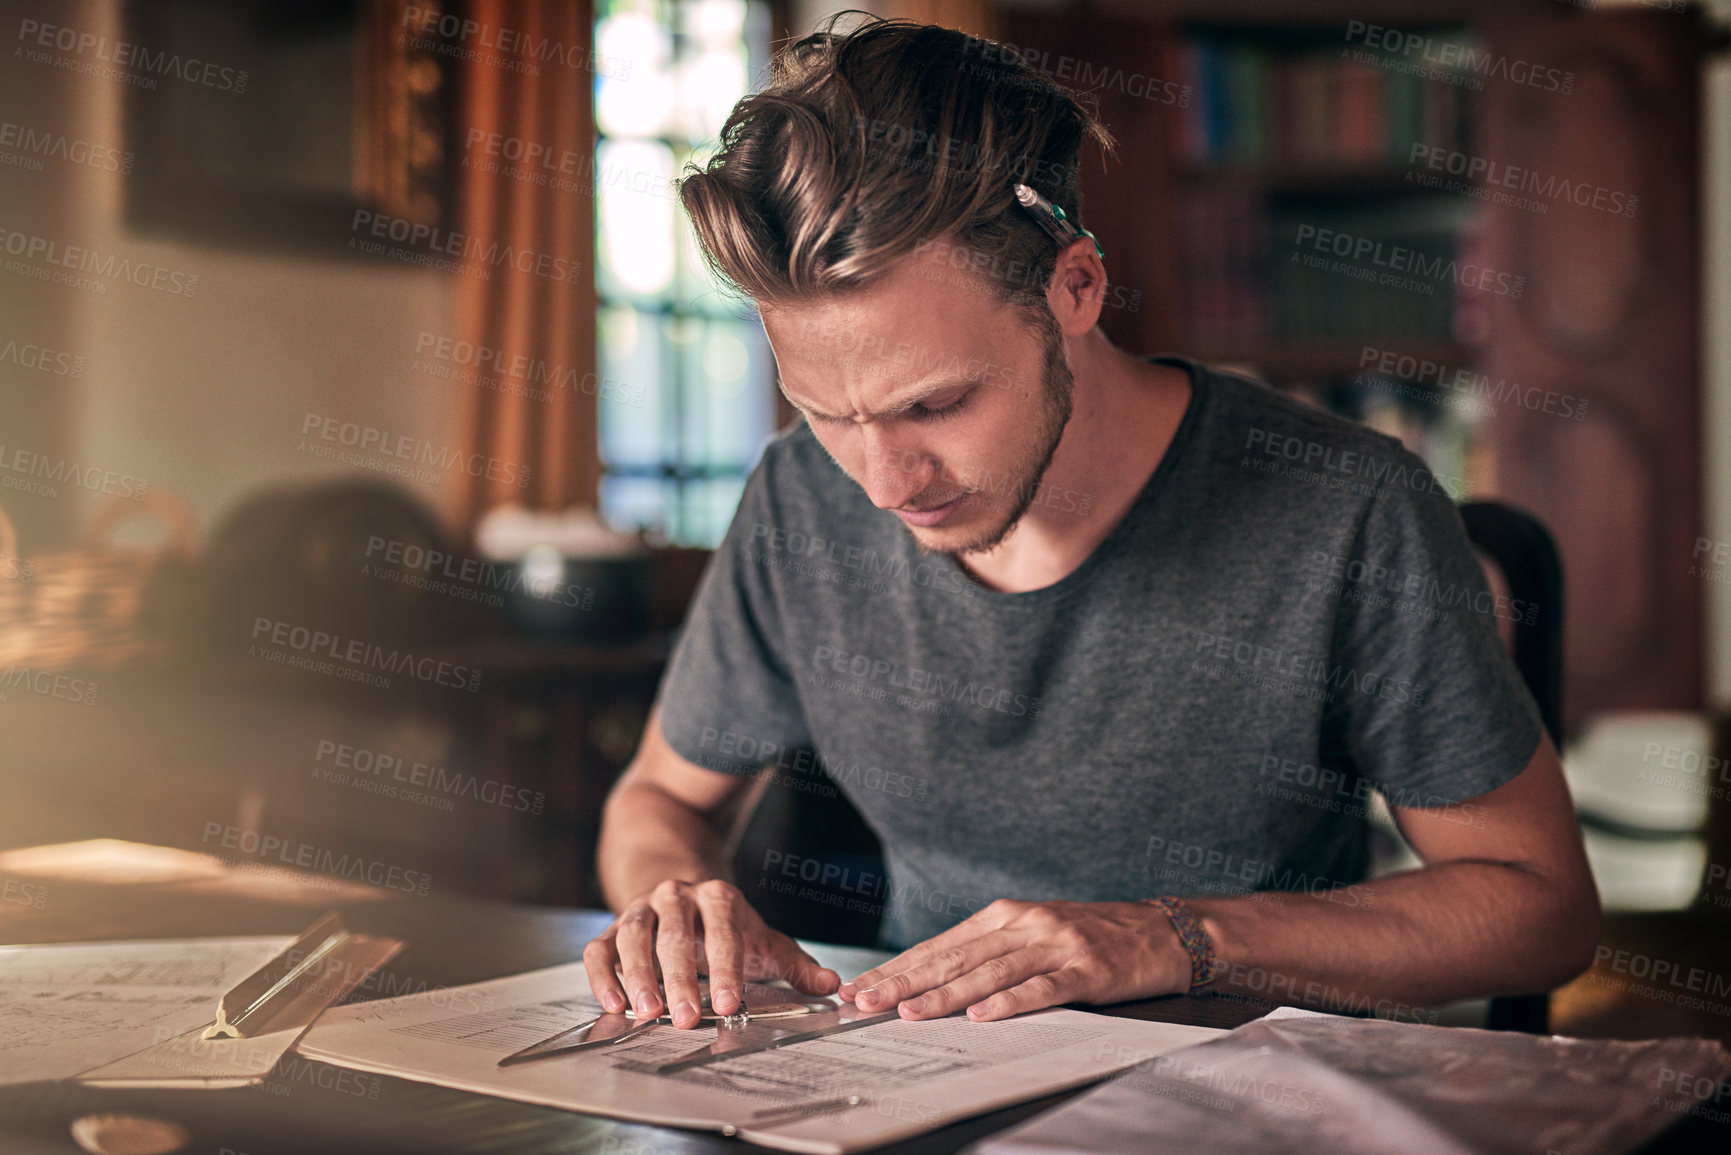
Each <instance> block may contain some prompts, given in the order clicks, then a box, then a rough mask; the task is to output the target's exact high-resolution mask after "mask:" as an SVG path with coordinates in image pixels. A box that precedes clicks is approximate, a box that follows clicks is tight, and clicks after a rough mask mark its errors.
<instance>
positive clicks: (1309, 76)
mask: <svg viewBox="0 0 1731 1155" xmlns="http://www.w3.org/2000/svg"><path fill="white" fill-rule="evenodd" d="M1371 9H1374V11H1371ZM1354 21H1360V22H1367V23H1368V22H1372V21H1374V22H1377V23H1379V24H1380V25H1382V26H1384V27H1385V28H1389V29H1397V30H1399V31H1401V32H1402V33H1403V34H1404V33H1412V34H1416V35H1418V36H1421V37H1425V38H1428V39H1429V41H1430V42H1431V43H1432V44H1433V45H1434V48H1433V50H1432V51H1431V52H1430V56H1431V58H1432V60H1433V62H1435V68H1434V69H1433V70H1432V71H1430V72H1428V73H1427V74H1426V75H1425V76H1424V77H1423V78H1422V79H1421V78H1419V77H1415V76H1414V75H1413V74H1411V73H1408V72H1404V71H1401V70H1400V68H1399V67H1398V65H1397V64H1396V63H1395V62H1393V61H1390V60H1381V59H1379V58H1376V57H1369V58H1366V57H1364V56H1363V54H1362V53H1359V52H1357V51H1356V48H1359V47H1362V45H1353V44H1349V43H1346V41H1348V40H1349V39H1350V37H1351V33H1352V30H1353V28H1354ZM998 25H999V26H998V27H997V29H996V30H995V34H996V35H997V36H998V38H999V39H1001V40H1003V41H1005V42H1008V43H1012V44H1017V45H1024V46H1030V47H1033V48H1035V49H1037V50H1038V51H1039V52H1041V53H1042V54H1043V59H1045V60H1046V61H1048V62H1054V61H1058V62H1061V61H1063V60H1064V59H1065V58H1069V60H1070V62H1071V64H1070V65H1069V67H1068V70H1067V71H1068V74H1069V75H1072V76H1075V75H1079V74H1081V73H1082V72H1083V71H1088V72H1090V73H1091V74H1093V75H1096V76H1099V75H1104V76H1107V77H1110V78H1116V77H1117V76H1118V75H1119V74H1120V72H1121V73H1122V75H1123V76H1125V77H1136V78H1138V80H1137V83H1136V84H1134V85H1130V84H1119V83H1116V82H1109V83H1105V84H1103V85H1101V86H1100V87H1099V88H1098V90H1097V91H1096V92H1095V93H1093V94H1090V96H1089V99H1090V101H1091V102H1092V103H1093V104H1094V106H1095V108H1096V109H1097V112H1098V114H1099V115H1100V117H1101V119H1102V120H1103V121H1104V122H1105V123H1106V125H1107V126H1108V127H1109V128H1110V129H1111V130H1112V132H1113V133H1114V135H1115V136H1116V137H1117V139H1118V142H1119V148H1118V151H1117V153H1116V155H1115V156H1114V157H1112V158H1111V159H1109V160H1107V161H1105V162H1102V161H1101V159H1100V158H1099V157H1097V156H1084V158H1083V162H1082V165H1083V168H1082V171H1083V177H1082V187H1083V216H1084V219H1085V221H1086V223H1087V224H1088V227H1089V228H1091V229H1092V230H1094V231H1095V232H1096V233H1097V234H1098V235H1099V236H1100V238H1101V241H1102V243H1103V244H1104V245H1105V247H1106V252H1107V256H1108V260H1107V268H1108V272H1109V274H1110V276H1111V278H1112V280H1113V281H1114V282H1115V283H1116V284H1118V285H1119V286H1122V287H1124V288H1126V289H1134V290H1137V299H1138V300H1140V301H1141V302H1142V305H1141V308H1140V309H1137V310H1130V309H1110V310H1108V312H1107V313H1106V314H1105V315H1104V316H1103V317H1102V319H1101V325H1102V327H1103V328H1104V329H1105V331H1106V332H1107V334H1108V335H1110V336H1111V338H1112V339H1113V341H1114V342H1116V343H1117V344H1119V345H1120V346H1121V347H1123V348H1126V349H1129V350H1133V351H1136V352H1142V353H1154V352H1183V353H1189V354H1192V355H1195V356H1198V357H1200V358H1201V359H1203V360H1205V361H1208V362H1210V363H1214V364H1218V365H1222V366H1227V367H1231V368H1235V369H1240V370H1244V369H1248V370H1250V371H1252V372H1253V373H1255V374H1256V375H1259V376H1261V377H1263V378H1264V379H1266V380H1268V381H1269V382H1271V383H1272V384H1274V385H1276V386H1278V387H1280V388H1282V389H1283V390H1286V391H1289V392H1290V393H1292V394H1294V395H1296V396H1299V397H1302V398H1304V399H1306V400H1308V401H1311V402H1313V403H1316V404H1318V405H1321V406H1325V407H1327V408H1331V409H1334V410H1337V411H1339V412H1341V413H1344V414H1345V415H1347V416H1349V417H1353V418H1356V419H1359V420H1363V421H1365V422H1367V423H1368V424H1371V425H1373V426H1375V427H1377V428H1380V429H1383V430H1384V431H1386V432H1389V433H1392V434H1395V435H1396V436H1399V437H1401V438H1402V439H1403V440H1404V441H1406V443H1407V444H1408V445H1409V446H1410V447H1411V448H1413V449H1414V450H1415V451H1417V452H1418V453H1420V455H1421V456H1424V457H1425V458H1426V459H1427V460H1428V461H1429V462H1430V464H1431V465H1432V467H1433V468H1435V469H1436V470H1437V471H1438V472H1439V473H1441V474H1444V475H1450V476H1454V477H1458V478H1464V479H1465V480H1466V482H1467V487H1468V490H1469V492H1470V496H1471V497H1473V498H1475V499H1476V498H1481V497H1495V498H1497V499H1499V500H1504V501H1508V502H1510V503H1511V504H1514V505H1517V506H1520V507H1522V508H1525V509H1528V510H1530V511H1532V512H1533V513H1535V514H1537V515H1538V516H1539V518H1540V519H1541V520H1542V521H1543V522H1544V523H1545V524H1546V525H1547V526H1548V527H1549V528H1550V529H1551V532H1552V533H1553V535H1554V536H1555V537H1556V539H1557V542H1558V545H1559V548H1560V549H1561V551H1562V553H1563V562H1564V569H1565V573H1566V574H1567V575H1568V579H1567V580H1568V583H1569V594H1568V599H1567V604H1566V606H1565V607H1564V612H1565V613H1566V619H1567V620H1566V624H1565V631H1564V633H1565V645H1566V653H1565V669H1566V680H1567V683H1568V686H1569V693H1568V696H1567V699H1566V706H1567V717H1566V719H1565V727H1566V728H1568V729H1573V728H1575V727H1576V726H1577V725H1578V724H1579V723H1580V722H1581V720H1583V719H1585V718H1587V717H1590V716H1591V715H1592V714H1594V713H1596V712H1599V711H1602V710H1609V709H1691V708H1696V707H1698V706H1699V704H1700V702H1701V700H1702V693H1703V687H1702V680H1701V642H1700V635H1701V602H1702V591H1701V583H1700V581H1699V580H1697V579H1694V578H1691V577H1689V576H1688V570H1689V555H1690V551H1691V548H1692V545H1693V544H1694V542H1695V538H1696V536H1698V534H1699V530H1700V525H1701V520H1700V511H1701V471H1700V453H1699V444H1698V442H1699V435H1698V426H1699V421H1700V412H1701V379H1700V364H1699V355H1698V350H1699V345H1700V332H1701V301H1700V295H1699V289H1698V286H1699V284H1700V272H1699V254H1700V230H1699V226H1698V223H1697V222H1698V220H1699V215H1700V214H1699V192H1698V190H1699V187H1700V163H1699V140H1698V132H1697V127H1698V124H1699V112H1700V100H1701V97H1700V86H1699V77H1700V67H1701V65H1700V62H1701V60H1702V58H1703V55H1704V54H1705V53H1706V52H1709V51H1711V50H1712V49H1711V43H1712V37H1711V36H1709V35H1707V34H1706V32H1705V31H1704V27H1703V25H1702V23H1701V21H1699V20H1698V19H1697V18H1696V17H1695V15H1693V14H1691V13H1685V12H1674V11H1670V10H1661V9H1656V8H1648V7H1642V8H1640V9H1632V10H1626V11H1621V12H1600V11H1588V10H1585V9H1582V8H1579V7H1575V6H1570V5H1566V4H1556V3H1554V0H1553V2H1551V3H1542V4H1541V3H1529V2H1527V0H1504V2H1502V3H1477V2H1474V0H1458V2H1457V0H1434V2H1433V0H1412V2H1410V3H1408V2H1405V0H1402V2H1400V3H1389V2H1380V3H1376V4H1371V5H1365V4H1335V3H1333V2H1332V0H1304V2H1302V3H1294V4H1290V5H1282V6H1279V7H1278V8H1275V7H1274V6H1269V5H1257V4H1250V3H1249V2H1248V0H1219V2H1217V3H1211V4H1206V5H1205V4H1202V3H1200V2H1199V0H1198V2H1195V3H1192V2H1190V0H1138V2H1137V3H1135V4H1130V3H1128V2H1121V0H1102V2H1101V3H1099V4H1096V5H1090V6H1087V7H1085V8H1083V9H1079V10H1073V11H1067V12H1062V13H1054V12H1051V11H1037V10H1033V9H1032V8H1030V7H1027V6H1021V5H1018V6H1016V7H1013V8H1012V7H1009V6H1007V5H1006V6H1004V7H1001V8H1000V9H999V21H998ZM1360 39H1362V38H1360ZM1449 46H1458V47H1449ZM1468 48H1470V49H1471V50H1472V51H1473V52H1474V53H1475V54H1477V57H1476V58H1477V59H1479V60H1481V61H1482V59H1484V58H1486V57H1488V58H1489V59H1491V60H1493V61H1495V62H1496V68H1497V69H1498V70H1499V71H1492V70H1489V69H1481V71H1480V72H1479V73H1478V74H1477V75H1475V76H1471V77H1468V76H1456V77H1450V76H1449V75H1448V68H1449V67H1450V66H1451V65H1448V64H1446V63H1444V62H1445V60H1446V61H1452V62H1454V66H1458V65H1459V64H1460V62H1461V61H1462V59H1463V55H1464V53H1465V51H1466V50H1467V49H1468ZM1415 55H1418V54H1415ZM1075 62H1085V63H1086V65H1087V66H1088V67H1087V69H1086V70H1084V69H1083V68H1081V67H1079V66H1078V65H1077V64H1076V63H1075ZM1511 62H1519V63H1520V64H1521V66H1522V67H1523V68H1529V69H1530V68H1538V69H1546V70H1556V71H1557V72H1558V73H1566V74H1567V75H1568V76H1569V77H1570V78H1571V80H1572V86H1571V87H1570V88H1569V89H1568V90H1566V91H1561V90H1557V89H1556V88H1554V87H1552V88H1547V87H1545V86H1544V85H1534V84H1526V83H1521V82H1520V81H1519V79H1518V78H1516V77H1514V76H1512V75H1509V74H1507V68H1506V66H1508V65H1509V64H1510V63H1511ZM1469 80H1470V81H1480V80H1482V81H1483V83H1482V84H1480V83H1466V81H1469ZM1157 82H1158V83H1157ZM1072 86H1073V85H1072ZM1173 91H1181V92H1183V93H1185V94H1187V96H1188V99H1183V100H1180V99H1160V98H1157V97H1156V96H1155V95H1154V94H1157V93H1169V92H1173ZM1415 145H1418V146H1421V148H1420V149H1419V150H1418V151H1416V152H1415V149H1414V146H1415ZM1473 159H1477V160H1479V161H1481V162H1494V163H1495V164H1497V165H1499V166H1520V167H1522V168H1525V169H1529V170H1532V171H1534V172H1537V173H1539V174H1540V175H1541V177H1543V178H1545V179H1547V180H1548V179H1549V178H1552V177H1555V178H1557V179H1558V180H1562V181H1567V182H1575V183H1585V184H1588V185H1590V186H1592V187H1593V189H1595V190H1609V191H1610V192H1611V193H1612V194H1620V195H1621V196H1622V198H1623V200H1624V203H1626V204H1629V205H1633V204H1634V203H1635V202H1636V201H1638V203H1639V209H1638V213H1626V214H1623V215H1618V214H1616V213H1613V212H1610V211H1606V206H1602V205H1588V204H1582V203H1581V202H1579V201H1577V202H1575V203H1568V202H1567V201H1566V200H1565V199H1564V198H1561V197H1548V198H1547V197H1543V195H1542V194H1541V197H1540V199H1541V200H1542V201H1543V202H1544V203H1534V202H1533V201H1532V200H1528V201H1527V202H1526V203H1518V202H1511V201H1509V200H1508V199H1507V198H1500V197H1499V196H1497V195H1493V194H1497V193H1499V192H1500V190H1499V189H1497V188H1496V187H1494V186H1492V184H1491V183H1490V181H1488V180H1486V179H1484V178H1483V177H1482V175H1481V176H1478V177H1476V178H1469V177H1468V176H1467V175H1466V174H1465V173H1461V172H1451V171H1450V166H1451V165H1453V166H1454V167H1455V168H1457V169H1458V168H1460V167H1461V166H1462V165H1463V164H1464V163H1470V162H1471V161H1472V160H1473ZM1433 162H1441V163H1434V164H1433ZM1301 228H1307V229H1308V231H1306V232H1305V233H1304V234H1303V235H1302V237H1301V235H1300V229H1301ZM1322 234H1326V238H1324V237H1323V236H1322ZM1343 235H1344V236H1347V237H1350V238H1352V239H1351V242H1350V245H1351V246H1354V247H1352V248H1349V250H1348V252H1347V253H1346V254H1345V255H1344V256H1343V255H1340V254H1338V253H1337V252H1336V251H1335V250H1333V249H1332V247H1331V246H1332V243H1333V241H1334V240H1335V239H1336V238H1338V237H1340V236H1343ZM1359 241H1364V242H1367V243H1368V248H1369V251H1370V252H1372V253H1376V252H1377V251H1378V250H1377V246H1378V245H1379V244H1380V245H1381V246H1382V248H1381V250H1380V252H1381V256H1373V257H1369V258H1364V257H1355V256H1354V255H1353V254H1354V253H1355V252H1356V251H1357V250H1356V246H1357V244H1358V242H1359ZM1397 249H1398V250H1400V251H1401V252H1400V255H1399V256H1398V257H1396V256H1392V255H1391V254H1393V253H1394V252H1395V250H1397ZM1295 257H1297V258H1299V260H1300V261H1302V260H1303V259H1304V258H1306V257H1322V258H1326V259H1324V260H1322V261H1321V262H1320V263H1314V264H1307V265H1304V266H1303V267H1302V268H1297V269H1295V268H1294V267H1293V261H1294V258H1295ZM1445 258H1448V259H1452V260H1453V261H1454V265H1453V269H1452V271H1445V272H1442V273H1438V272H1437V271H1436V270H1437V266H1438V264H1439V262H1440V263H1441V265H1442V266H1443V267H1444V268H1445V270H1446V269H1447V267H1448V264H1447V259H1445ZM1337 261H1343V262H1344V264H1345V266H1346V267H1344V268H1343V267H1337V266H1336V264H1335V262H1337ZM1354 265H1357V266H1359V267H1358V268H1356V269H1354V268H1352V267H1351V266H1354ZM1462 269H1473V270H1478V271H1480V272H1484V271H1489V272H1491V273H1493V274H1494V275H1495V276H1493V279H1492V281H1491V282H1490V284H1489V285H1488V286H1487V285H1486V284H1484V283H1482V282H1481V283H1475V282H1474V281H1473V279H1472V278H1471V277H1468V276H1461V275H1459V274H1460V272H1461V270H1462ZM1415 270H1416V272H1415ZM1381 273H1388V274H1391V275H1397V276H1399V277H1404V278H1406V279H1408V280H1417V281H1421V282H1428V284H1429V285H1430V287H1431V291H1429V292H1423V291H1421V290H1419V289H1418V288H1415V287H1414V286H1412V285H1396V286H1392V287H1390V286H1386V285H1383V286H1377V291H1370V282H1368V281H1366V280H1364V279H1363V278H1364V277H1365V276H1367V275H1368V276H1376V275H1378V274H1381ZM1495 277H1502V278H1504V279H1503V280H1501V281H1498V280H1496V279H1495ZM1516 278H1519V279H1520V282H1521V283H1520V284H1519V285H1518V286H1516V285H1515V284H1514V280H1515V279H1516ZM1516 288H1518V289H1519V291H1518V292H1517V291H1515V289H1516ZM1499 290H1500V291H1499ZM1367 349H1374V350H1377V351H1378V352H1389V353H1392V354H1393V355H1394V359H1395V361H1396V362H1397V363H1398V362H1399V359H1400V358H1401V357H1403V356H1405V357H1410V358H1412V360H1413V361H1414V362H1417V363H1420V364H1424V363H1430V364H1433V365H1437V366H1443V367H1446V372H1447V373H1448V374H1450V375H1451V377H1452V376H1453V375H1456V374H1467V375H1473V376H1474V377H1475V378H1483V379H1484V380H1486V381H1488V382H1489V383H1490V387H1491V388H1492V389H1494V390H1496V395H1497V397H1498V398H1499V400H1497V401H1495V402H1494V403H1493V404H1492V405H1490V406H1484V407H1474V406H1468V405H1463V404H1460V402H1461V400H1462V397H1460V396H1457V395H1451V394H1450V392H1449V391H1448V390H1446V389H1437V388H1436V387H1435V386H1434V385H1432V386H1430V387H1429V388H1426V387H1424V386H1425V384H1426V383H1425V382H1422V381H1414V380H1412V379H1410V378H1403V377H1401V376H1400V375H1398V374H1374V373H1365V372H1364V369H1363V366H1364V360H1365V357H1366V350H1367ZM1373 360H1374V361H1377V362H1379V363H1380V358H1373ZM1505 390H1506V392H1505ZM1462 392H1464V391H1462ZM1508 397H1523V398H1540V397H1559V398H1560V397H1567V398H1570V399H1571V400H1570V405H1571V406H1572V407H1573V412H1574V413H1576V414H1581V415H1583V416H1584V419H1576V418H1574V417H1570V416H1567V415H1565V414H1563V413H1561V412H1560V411H1551V410H1548V409H1545V408H1535V407H1534V406H1533V405H1532V404H1528V403H1527V402H1526V401H1512V400H1507V399H1503V398H1508ZM1547 404H1548V403H1547Z"/></svg>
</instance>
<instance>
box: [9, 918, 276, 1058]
mask: <svg viewBox="0 0 1731 1155" xmlns="http://www.w3.org/2000/svg"><path fill="white" fill-rule="evenodd" d="M293 941H294V936H293V935H288V936H277V935H270V936H249V937H244V938H210V939H183V940H174V941H166V942H163V941H134V942H99V943H66V944H44V945H40V946H7V947H0V1083H24V1082H32V1081H35V1080H38V1079H66V1078H72V1077H74V1076H76V1075H81V1074H83V1073H84V1072H86V1071H89V1070H92V1069H93V1068H96V1067H101V1066H105V1065H106V1064H108V1063H111V1062H114V1061H115V1060H117V1059H121V1058H124V1057H125V1056H127V1055H131V1054H135V1053H137V1052H139V1051H142V1050H145V1049H146V1048H149V1047H153V1046H155V1045H157V1044H159V1043H162V1042H164V1041H167V1040H170V1039H173V1038H175V1037H176V1036H179V1035H183V1034H185V1033H186V1032H188V1031H196V1030H198V1029H200V1028H202V1027H203V1026H204V1025H205V1024H207V1023H209V1022H211V1021H213V1019H214V1018H215V1011H216V1005H217V1000H218V999H220V998H221V997H222V995H223V992H224V991H226V990H228V988H229V987H231V986H233V985H234V984H235V983H237V982H239V981H240V980H241V979H243V978H245V977H246V976H247V975H248V974H250V973H252V972H253V971H254V970H256V969H258V968H259V967H260V966H262V965H264V963H265V962H266V961H268V960H269V959H270V958H271V957H272V956H273V955H275V954H276V953H277V952H278V951H280V950H282V949H283V948H284V947H286V946H287V945H288V944H289V943H291V942H293ZM267 1070H268V1068H267Z"/></svg>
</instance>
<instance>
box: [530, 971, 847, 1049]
mask: <svg viewBox="0 0 1731 1155" xmlns="http://www.w3.org/2000/svg"><path fill="white" fill-rule="evenodd" d="M698 986H699V992H700V995H701V1003H700V1006H699V1007H698V1015H699V1021H700V1023H703V1024H714V1025H715V1026H716V1028H717V1030H718V1031H724V1030H737V1029H742V1028H744V1027H745V1026H746V1025H747V1024H748V1023H752V1022H765V1023H767V1022H773V1021H776V1020H781V1019H790V1018H797V1017H801V1016H807V1015H816V1014H822V1013H824V1012H826V1011H833V1010H835V1008H836V1004H835V1003H834V1002H832V1001H830V1000H828V999H818V998H802V997H799V993H798V992H797V991H792V990H787V989H784V988H781V987H773V986H768V985H766V984H760V983H746V984H745V989H744V991H742V992H741V993H740V1003H741V1006H740V1009H739V1011H738V1013H735V1014H732V1015H724V1014H722V1013H721V1012H719V1011H717V1010H716V1009H715V1008H714V1007H712V1006H711V1005H710V1002H709V984H708V983H707V982H700V983H699V984H698ZM672 1022H673V1016H671V1015H666V1014H663V1015H657V1016H655V1017H654V1018H651V1019H639V1018H637V1015H636V1012H635V1011H632V1010H630V1009H626V1010H624V1011H620V1012H618V1013H614V1012H611V1011H609V1012H603V1013H602V1014H598V1015H593V1016H591V1017H590V1018H587V1019H585V1020H583V1021H582V1022H580V1023H577V1024H576V1025H575V1026H571V1027H567V1028H566V1029H564V1030H562V1031H560V1032H558V1033H557V1034H554V1035H550V1036H548V1037H547V1038H545V1039H542V1040H541V1041H540V1042H538V1043H535V1044H532V1045H531V1046H527V1047H524V1048H523V1049H522V1050H521V1051H518V1052H516V1053H515V1054H511V1055H506V1056H505V1057H504V1058H503V1059H500V1060H499V1066H501V1067H509V1066H514V1065H515V1064H517V1063H527V1062H531V1061H532V1060H535V1059H545V1058H549V1057H551V1056H553V1055H568V1054H571V1053H572V1052H574V1051H585V1050H590V1049H592V1048H596V1047H607V1046H611V1045H612V1044H614V1043H623V1042H625V1041H626V1040H627V1039H634V1038H636V1037H637V1036H638V1035H641V1034H643V1033H644V1032H646V1031H649V1030H651V1029H653V1028H654V1027H657V1026H661V1025H663V1024H666V1025H671V1024H672Z"/></svg>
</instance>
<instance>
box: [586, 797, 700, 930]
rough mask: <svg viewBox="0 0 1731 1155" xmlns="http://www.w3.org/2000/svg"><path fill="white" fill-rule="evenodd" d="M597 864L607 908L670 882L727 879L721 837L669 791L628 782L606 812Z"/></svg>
mask: <svg viewBox="0 0 1731 1155" xmlns="http://www.w3.org/2000/svg"><path fill="white" fill-rule="evenodd" d="M596 857H597V860H598V862H599V866H600V874H601V890H602V893H603V894H604V895H605V896H606V898H607V905H608V906H609V907H610V908H611V909H613V910H615V911H618V910H620V909H621V908H622V907H623V906H624V905H625V904H626V903H627V902H630V901H631V900H632V899H633V898H636V897H637V896H638V895H641V894H643V893H645V892H647V891H649V890H650V889H652V888H653V887H654V886H655V885H656V884H657V883H660V882H665V881H666V880H667V879H670V878H673V879H679V880H681V881H684V882H701V881H703V880H704V879H708V878H727V877H728V876H729V875H730V874H731V873H732V872H731V871H730V870H728V868H727V863H726V862H725V857H726V856H725V848H724V845H723V840H722V837H721V835H720V833H719V832H718V831H716V829H715V828H714V827H713V826H711V825H710V824H709V823H708V822H707V821H705V820H704V818H703V816H702V815H700V814H698V813H696V812H695V811H693V810H692V809H690V808H689V807H687V806H685V805H684V804H683V803H681V802H680V801H679V800H678V799H677V798H674V797H673V796H672V795H670V794H668V793H667V792H666V791H665V790H662V789H660V788H659V787H656V786H653V785H650V784H648V783H632V782H622V783H621V784H620V785H619V787H618V788H617V789H615V790H614V791H613V793H612V794H611V795H609V796H608V799H607V806H606V808H605V809H604V811H603V812H602V819H601V841H600V846H599V848H598V853H597V856H596Z"/></svg>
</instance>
